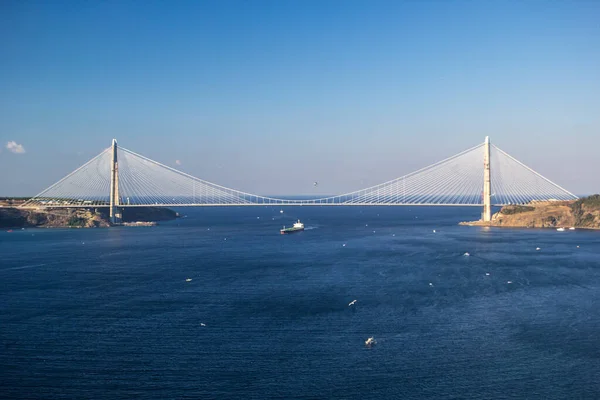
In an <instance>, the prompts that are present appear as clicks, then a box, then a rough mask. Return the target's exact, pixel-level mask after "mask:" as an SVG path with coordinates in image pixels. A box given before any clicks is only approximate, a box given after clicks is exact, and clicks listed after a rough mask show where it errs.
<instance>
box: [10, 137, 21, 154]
mask: <svg viewBox="0 0 600 400" xmlns="http://www.w3.org/2000/svg"><path fill="white" fill-rule="evenodd" d="M6 148H7V149H8V150H9V151H11V152H13V153H15V154H23V153H25V147H23V145H22V144H17V142H15V141H14V140H11V141H10V142H8V143H6Z"/></svg>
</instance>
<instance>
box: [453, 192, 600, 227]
mask: <svg viewBox="0 0 600 400" xmlns="http://www.w3.org/2000/svg"><path fill="white" fill-rule="evenodd" d="M459 225H466V226H494V227H506V228H565V229H568V228H579V229H600V195H597V194H596V195H592V196H589V197H584V198H581V199H579V200H571V201H543V202H531V203H529V204H526V205H509V206H504V207H502V209H501V210H500V211H499V212H497V213H495V214H494V215H493V216H492V220H491V221H489V222H484V221H481V220H479V221H468V222H461V223H459Z"/></svg>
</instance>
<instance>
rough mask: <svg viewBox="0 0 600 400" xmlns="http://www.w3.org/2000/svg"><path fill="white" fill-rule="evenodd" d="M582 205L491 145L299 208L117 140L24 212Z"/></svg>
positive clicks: (117, 214) (115, 216) (486, 214)
mask: <svg viewBox="0 0 600 400" xmlns="http://www.w3.org/2000/svg"><path fill="white" fill-rule="evenodd" d="M574 199H577V196H575V195H574V194H573V193H571V192H569V191H568V190H566V189H564V188H562V187H560V186H559V185H557V184H556V183H553V182H551V181H550V180H549V179H547V178H545V177H543V176H542V175H540V174H539V173H537V172H535V171H534V170H533V169H531V168H529V167H528V166H526V165H525V164H523V163H521V162H520V161H518V160H516V159H515V158H513V157H511V156H510V155H509V154H507V153H506V152H504V151H502V150H501V149H499V148H498V147H496V146H495V145H493V144H491V143H490V141H489V138H488V137H486V138H485V141H484V142H483V143H481V144H478V145H477V146H474V147H471V148H469V149H467V150H464V151H462V152H460V153H458V154H455V155H453V156H452V157H449V158H446V159H444V160H442V161H439V162H437V163H434V164H432V165H429V166H426V167H424V168H421V169H419V170H417V171H414V172H411V173H409V174H406V175H404V176H401V177H399V178H396V179H393V180H390V181H387V182H384V183H381V184H378V185H375V186H371V187H368V188H365V189H360V190H356V191H354V192H350V193H345V194H341V195H337V196H329V197H323V198H316V199H298V200H294V199H281V198H275V197H267V196H260V195H256V194H251V193H246V192H242V191H239V190H235V189H231V188H227V187H224V186H221V185H217V184H215V183H211V182H208V181H205V180H203V179H200V178H196V177H194V176H192V175H189V174H187V173H185V172H182V171H179V170H177V169H174V168H172V167H169V166H167V165H164V164H161V163H160V162H157V161H154V160H151V159H149V158H147V157H144V156H142V155H140V154H137V153H135V152H133V151H131V150H127V149H125V148H123V147H118V146H117V141H116V140H114V139H113V142H112V145H111V146H110V147H108V148H107V149H105V150H104V151H102V152H101V153H100V154H98V155H97V156H96V157H94V158H92V159H91V160H90V161H88V162H87V163H85V164H84V165H82V166H81V167H79V168H77V169H76V170H75V171H73V172H71V173H70V174H69V175H67V176H65V177H64V178H62V179H61V180H59V181H58V182H56V183H55V184H53V185H52V186H50V187H48V188H47V189H45V190H44V191H42V192H41V193H39V194H37V195H36V196H34V197H33V198H31V199H29V200H28V201H26V202H25V203H24V204H23V205H22V206H21V207H23V208H68V207H110V218H111V221H112V222H115V223H116V222H119V221H120V218H121V211H122V209H123V208H127V207H142V206H144V207H145V206H158V207H166V206H171V207H173V206H178V207H193V206H263V205H277V206H292V205H301V206H311V205H312V206H314V205H319V206H333V205H337V206H353V205H354V206H372V205H390V206H391V205H397V206H402V205H413V206H428V205H435V206H480V207H483V213H482V219H483V220H484V221H489V220H490V219H491V208H492V206H503V205H508V204H526V203H529V202H531V201H546V200H574Z"/></svg>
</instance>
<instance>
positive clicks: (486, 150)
mask: <svg viewBox="0 0 600 400" xmlns="http://www.w3.org/2000/svg"><path fill="white" fill-rule="evenodd" d="M490 175H491V174H490V137H489V136H486V137H485V143H484V145H483V214H482V216H481V219H482V220H483V221H485V222H489V221H491V220H492V179H491V176H490Z"/></svg>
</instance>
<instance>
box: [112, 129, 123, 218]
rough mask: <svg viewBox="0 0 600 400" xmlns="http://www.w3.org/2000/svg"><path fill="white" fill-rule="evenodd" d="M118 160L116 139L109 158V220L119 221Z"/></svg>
mask: <svg viewBox="0 0 600 400" xmlns="http://www.w3.org/2000/svg"><path fill="white" fill-rule="evenodd" d="M119 204H120V202H119V162H118V160H117V139H113V141H112V157H111V160H110V222H111V223H113V224H118V223H120V222H121V217H122V215H121V209H120V208H119Z"/></svg>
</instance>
